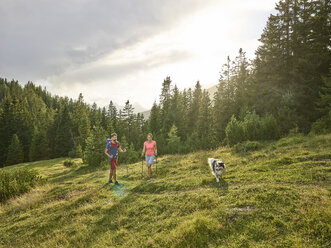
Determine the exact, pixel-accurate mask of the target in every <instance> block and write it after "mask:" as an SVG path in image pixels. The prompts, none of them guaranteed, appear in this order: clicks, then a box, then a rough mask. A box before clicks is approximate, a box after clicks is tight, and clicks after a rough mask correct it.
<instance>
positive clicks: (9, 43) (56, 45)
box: [0, 0, 277, 109]
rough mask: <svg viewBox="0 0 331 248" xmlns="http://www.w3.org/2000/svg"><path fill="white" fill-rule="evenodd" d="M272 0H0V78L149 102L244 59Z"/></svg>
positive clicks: (104, 101) (212, 78)
mask: <svg viewBox="0 0 331 248" xmlns="http://www.w3.org/2000/svg"><path fill="white" fill-rule="evenodd" d="M276 2H277V1H275V0H163V1H162V0H125V1H124V0H121V1H120V0H57V1H54V0H29V1H26V0H0V34H1V35H0V36H1V38H0V77H3V78H7V79H8V80H11V79H15V80H18V81H19V82H20V83H21V84H22V85H24V84H26V83H27V82H28V81H32V82H34V83H35V84H37V85H42V86H43V87H46V88H47V90H48V91H49V92H51V93H52V94H57V95H60V96H68V97H71V98H74V99H77V98H78V95H79V93H82V94H83V96H84V99H85V101H86V102H87V103H89V104H92V103H93V102H96V103H97V104H98V106H100V107H103V106H106V105H108V104H109V101H110V100H112V101H113V102H115V103H117V104H119V105H122V106H123V105H124V103H125V102H126V100H130V102H131V103H139V105H141V106H142V107H143V108H145V109H149V108H151V106H152V104H153V102H154V101H158V99H159V95H160V92H161V87H162V82H163V80H164V79H165V78H166V77H167V76H170V78H171V80H172V82H173V85H174V84H176V85H177V86H178V88H179V89H181V90H183V89H184V88H188V87H194V85H195V83H196V82H197V81H198V80H199V82H200V83H201V85H202V86H203V87H204V88H208V87H210V86H213V85H215V84H217V83H218V79H219V72H220V70H221V67H222V65H223V64H224V63H225V62H226V57H227V56H228V55H229V56H230V57H231V58H234V57H235V56H236V55H237V53H238V51H239V49H240V48H242V49H243V50H244V51H245V52H246V54H247V56H248V58H251V59H253V58H254V52H255V50H256V49H257V47H258V46H259V42H258V39H259V38H260V36H261V34H262V31H263V28H264V27H265V25H266V22H267V20H268V17H269V16H270V14H271V13H274V8H275V4H276Z"/></svg>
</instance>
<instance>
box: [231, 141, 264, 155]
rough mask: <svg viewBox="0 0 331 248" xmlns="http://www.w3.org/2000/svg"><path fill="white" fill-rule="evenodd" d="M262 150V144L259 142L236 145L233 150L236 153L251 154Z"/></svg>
mask: <svg viewBox="0 0 331 248" xmlns="http://www.w3.org/2000/svg"><path fill="white" fill-rule="evenodd" d="M261 148H262V144H261V143H260V142H258V141H246V142H243V143H239V144H236V145H235V146H234V147H233V149H234V151H235V152H238V153H239V152H249V151H257V150H259V149H261Z"/></svg>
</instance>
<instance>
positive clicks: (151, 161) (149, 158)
mask: <svg viewBox="0 0 331 248" xmlns="http://www.w3.org/2000/svg"><path fill="white" fill-rule="evenodd" d="M145 157H146V165H149V164H154V157H155V156H153V155H152V156H148V155H146V156H145Z"/></svg>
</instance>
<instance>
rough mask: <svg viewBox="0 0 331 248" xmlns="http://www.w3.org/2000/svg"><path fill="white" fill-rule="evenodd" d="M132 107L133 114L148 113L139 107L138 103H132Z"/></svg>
mask: <svg viewBox="0 0 331 248" xmlns="http://www.w3.org/2000/svg"><path fill="white" fill-rule="evenodd" d="M132 106H133V107H134V113H135V114H138V113H142V112H146V111H149V110H147V109H146V108H144V107H143V106H141V105H140V104H139V103H138V102H135V103H133V104H132Z"/></svg>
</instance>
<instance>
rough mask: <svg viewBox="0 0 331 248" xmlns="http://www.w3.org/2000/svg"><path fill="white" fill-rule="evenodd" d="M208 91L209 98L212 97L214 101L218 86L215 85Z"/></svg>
mask: <svg viewBox="0 0 331 248" xmlns="http://www.w3.org/2000/svg"><path fill="white" fill-rule="evenodd" d="M206 90H207V91H208V93H209V97H210V99H211V100H213V99H214V94H215V92H216V91H217V84H215V85H214V86H212V87H210V88H208V89H206Z"/></svg>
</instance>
